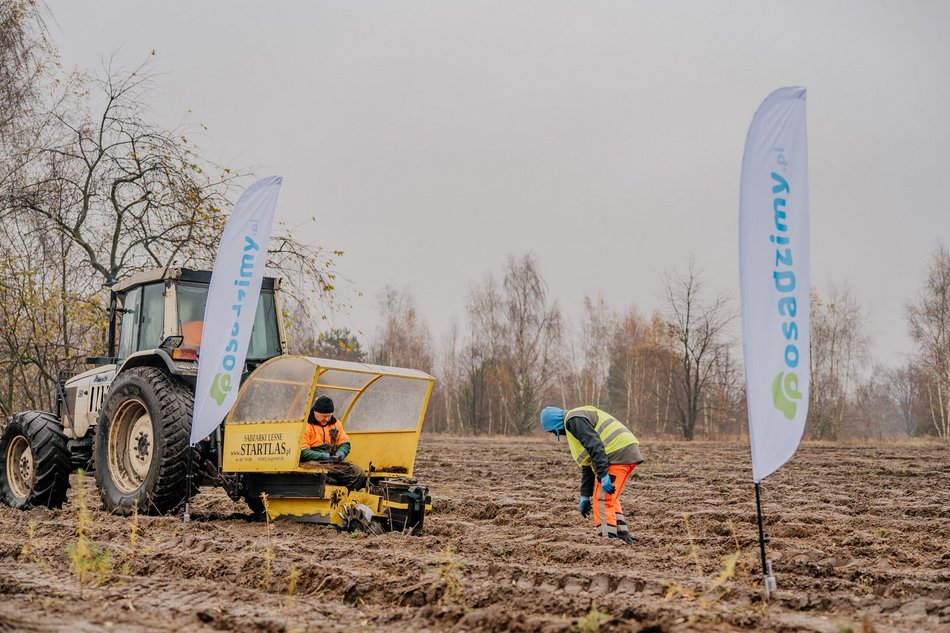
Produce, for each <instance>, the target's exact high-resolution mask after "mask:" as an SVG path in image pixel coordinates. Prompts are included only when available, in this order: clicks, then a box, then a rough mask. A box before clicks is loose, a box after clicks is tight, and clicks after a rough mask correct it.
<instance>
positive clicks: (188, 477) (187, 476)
mask: <svg viewBox="0 0 950 633" xmlns="http://www.w3.org/2000/svg"><path fill="white" fill-rule="evenodd" d="M194 461H195V447H194V446H193V445H191V444H189V445H188V467H187V469H186V470H185V485H186V486H187V491H186V492H185V515H184V516H183V517H182V519H183V521H184V525H185V527H184V529H185V530H187V529H188V523H189V522H190V521H191V513H190V512H188V503H189V502H190V501H191V478H192V471H193V465H194ZM757 485H758V484H757ZM760 523H761V520H760Z"/></svg>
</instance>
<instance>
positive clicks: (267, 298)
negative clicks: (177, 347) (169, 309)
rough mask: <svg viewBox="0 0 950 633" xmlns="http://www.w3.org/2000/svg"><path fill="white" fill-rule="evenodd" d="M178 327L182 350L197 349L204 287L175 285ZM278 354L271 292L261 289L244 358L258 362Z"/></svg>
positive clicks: (277, 336)
mask: <svg viewBox="0 0 950 633" xmlns="http://www.w3.org/2000/svg"><path fill="white" fill-rule="evenodd" d="M177 294H178V326H179V328H180V329H179V332H181V336H182V339H183V340H182V347H188V348H191V349H195V350H196V349H198V348H199V347H201V333H202V330H203V329H204V315H205V303H206V302H207V300H208V287H207V286H198V285H190V284H179V285H178V288H177ZM219 327H228V328H230V327H231V324H230V323H228V324H224V323H222V324H219ZM279 354H280V336H279V335H278V333H277V310H276V306H275V304H274V293H273V292H272V291H269V290H261V297H260V299H259V300H258V302H257V312H256V313H255V315H254V327H253V328H252V329H251V341H250V344H249V345H248V348H247V359H248V360H250V361H261V360H266V359H268V358H273V357H274V356H277V355H279Z"/></svg>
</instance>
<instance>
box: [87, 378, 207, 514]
mask: <svg viewBox="0 0 950 633" xmlns="http://www.w3.org/2000/svg"><path fill="white" fill-rule="evenodd" d="M193 403H194V394H193V393H192V392H191V390H190V389H189V388H188V387H187V386H185V385H184V384H182V383H181V382H179V381H177V380H175V379H174V378H173V377H172V376H170V375H169V374H168V373H167V372H165V371H162V370H161V369H159V368H157V367H136V368H133V369H129V370H128V371H125V372H123V373H122V374H120V375H119V377H118V378H116V379H115V382H113V383H112V388H111V389H110V390H109V396H108V399H107V400H106V403H105V406H103V407H102V412H101V413H100V414H99V422H98V424H97V425H96V439H95V445H94V448H93V453H94V455H95V463H96V484H97V485H98V487H99V492H100V494H101V496H102V503H103V505H104V506H105V509H106V510H108V511H110V512H115V513H117V514H130V513H131V512H132V511H133V508H135V507H138V511H139V512H142V513H147V514H165V513H168V512H174V511H175V510H177V509H178V508H179V507H180V506H181V505H182V504H183V503H184V502H185V499H186V498H187V496H188V481H187V478H186V475H187V473H186V470H187V457H188V451H189V450H191V449H190V447H189V446H188V440H189V436H190V432H191V410H192V407H193Z"/></svg>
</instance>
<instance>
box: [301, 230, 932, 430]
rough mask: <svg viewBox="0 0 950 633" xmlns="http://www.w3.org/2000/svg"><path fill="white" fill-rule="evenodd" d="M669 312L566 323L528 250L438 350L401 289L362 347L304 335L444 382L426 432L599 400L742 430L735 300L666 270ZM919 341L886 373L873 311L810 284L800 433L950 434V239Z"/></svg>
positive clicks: (489, 424) (913, 330)
mask: <svg viewBox="0 0 950 633" xmlns="http://www.w3.org/2000/svg"><path fill="white" fill-rule="evenodd" d="M663 281H664V288H665V301H664V306H663V307H662V309H660V310H657V311H655V312H653V313H652V314H649V315H647V314H644V313H642V312H641V311H639V310H638V309H636V308H635V307H631V308H627V309H626V310H625V311H617V310H615V309H613V308H611V307H610V306H608V305H607V304H606V303H605V302H604V300H603V298H599V297H585V299H584V302H583V316H582V318H581V319H580V322H579V323H577V324H574V325H573V326H572V325H570V324H568V323H567V321H566V319H565V317H564V315H563V312H562V309H561V308H560V306H559V305H558V304H557V302H556V301H553V300H552V299H551V298H550V297H549V296H548V294H547V290H546V288H547V285H546V284H545V282H544V279H543V277H542V274H541V270H540V265H539V263H538V261H537V259H536V258H535V257H533V256H532V255H530V254H526V255H522V256H520V257H510V258H509V259H508V261H507V262H506V263H505V266H504V268H503V271H502V274H501V275H500V276H497V277H496V276H495V275H488V276H487V277H486V278H485V280H484V281H483V282H482V283H480V284H477V285H475V286H473V287H472V289H471V292H470V293H469V297H468V301H467V305H466V315H465V320H464V325H463V326H461V327H459V326H457V325H453V326H452V327H451V328H450V331H449V332H448V333H447V334H446V335H445V336H443V337H442V338H441V339H440V341H439V342H438V343H436V342H435V340H434V339H433V337H432V335H431V333H430V331H429V329H428V328H427V327H426V325H425V323H424V321H423V319H422V318H421V316H420V315H419V313H418V310H417V309H416V307H415V305H414V302H413V299H412V296H411V294H410V293H409V292H408V291H396V290H394V289H392V288H387V289H386V290H385V291H384V292H383V293H382V295H381V297H380V302H379V307H380V314H382V315H383V321H384V323H383V325H382V326H381V327H380V328H379V330H378V331H377V332H376V333H375V334H374V335H373V336H371V337H369V339H368V340H369V343H368V344H367V345H366V346H364V345H363V344H361V342H360V341H359V340H358V338H357V337H356V335H354V334H353V333H352V332H351V331H350V330H348V329H332V330H328V331H325V332H323V333H321V334H320V335H319V336H318V337H317V338H316V339H313V340H311V341H305V342H304V343H303V348H304V350H303V351H305V352H307V353H314V354H315V355H318V356H329V357H334V358H344V359H349V360H359V361H367V362H374V363H380V364H387V365H404V366H410V367H415V368H418V369H422V370H425V371H428V372H430V373H432V374H433V375H434V376H436V378H437V379H438V382H437V388H436V391H435V394H434V397H433V399H432V402H431V403H430V408H429V411H428V414H427V421H426V428H427V429H428V430H430V431H435V432H449V433H462V434H474V435H478V434H493V433H501V434H520V433H533V432H536V431H537V414H538V411H539V410H540V409H541V408H542V407H543V406H545V405H547V404H555V405H559V406H562V407H565V408H570V407H573V406H579V405H583V404H593V405H596V406H598V407H601V408H603V409H605V410H607V411H610V412H611V413H612V414H614V415H615V416H617V417H619V418H620V419H623V420H626V421H628V422H630V424H631V425H632V426H633V428H634V429H636V430H637V431H639V432H644V433H648V434H651V435H666V436H675V437H681V438H684V439H694V438H728V437H740V436H742V435H743V434H745V433H747V430H746V429H747V417H746V415H747V413H746V397H745V383H744V375H743V369H742V363H741V359H740V355H741V348H740V346H739V344H738V342H737V341H735V340H734V339H733V336H734V335H733V332H734V331H736V330H737V327H733V326H736V325H737V324H736V323H734V321H735V319H736V318H737V314H736V308H735V306H734V305H733V303H732V302H731V301H730V300H729V299H728V298H727V297H726V296H725V295H723V294H721V293H716V292H712V291H710V289H709V288H708V287H707V285H706V283H705V280H704V278H703V275H702V272H701V271H700V270H699V269H698V267H697V266H696V264H695V263H694V262H692V261H690V262H689V264H688V265H687V267H686V269H685V271H682V272H670V273H668V274H666V275H665V276H664V280H663ZM905 315H906V319H905V321H906V326H907V328H908V332H909V333H910V336H911V340H912V341H913V344H914V349H913V350H911V351H910V352H911V353H909V354H908V358H907V360H906V362H904V363H903V364H901V365H898V366H886V365H884V364H882V363H878V362H875V361H874V359H873V358H872V356H871V350H870V346H869V337H868V334H867V332H868V320H867V316H866V313H865V312H864V310H863V308H862V307H861V305H860V303H859V302H858V300H857V298H856V297H855V295H854V292H853V290H852V289H851V288H850V287H849V286H848V285H847V284H831V285H830V286H829V287H828V289H827V290H826V291H823V292H819V291H818V290H817V289H813V290H812V293H811V338H810V357H811V364H810V367H809V371H810V375H811V392H810V403H809V414H808V419H807V422H806V437H808V438H811V439H818V440H837V439H845V438H859V439H866V440H882V439H884V438H893V437H898V436H904V437H917V436H937V437H940V438H942V439H944V440H950V425H948V421H950V409H948V405H950V399H948V394H950V391H948V389H950V339H948V336H950V252H948V251H947V249H946V248H945V247H944V246H943V245H939V246H938V247H937V248H936V250H935V251H934V254H933V257H932V260H931V262H930V265H929V268H928V270H927V273H926V276H925V278H924V279H923V281H922V283H921V285H920V287H919V289H918V290H917V292H916V294H915V295H914V296H913V297H912V298H911V299H910V300H908V302H907V304H906V306H905Z"/></svg>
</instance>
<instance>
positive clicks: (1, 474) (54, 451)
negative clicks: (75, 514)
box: [0, 411, 70, 510]
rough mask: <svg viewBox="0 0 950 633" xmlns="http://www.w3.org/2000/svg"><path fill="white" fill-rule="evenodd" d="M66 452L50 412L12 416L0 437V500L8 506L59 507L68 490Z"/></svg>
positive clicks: (57, 426) (64, 443)
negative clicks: (0, 498)
mask: <svg viewBox="0 0 950 633" xmlns="http://www.w3.org/2000/svg"><path fill="white" fill-rule="evenodd" d="M69 471H70V466H69V449H68V448H67V447H66V436H65V435H63V426H62V424H61V423H60V421H59V418H57V417H56V416H55V415H53V414H52V413H46V412H44V411H23V412H21V413H17V414H14V415H13V417H11V418H10V422H9V423H8V424H7V426H6V428H4V429H3V434H2V435H0V497H2V498H3V502H4V503H6V504H7V505H8V506H11V507H14V508H19V509H21V510H29V509H30V508H32V507H35V506H46V507H48V508H60V507H62V505H63V503H64V502H65V501H66V491H67V490H68V489H69Z"/></svg>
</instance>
